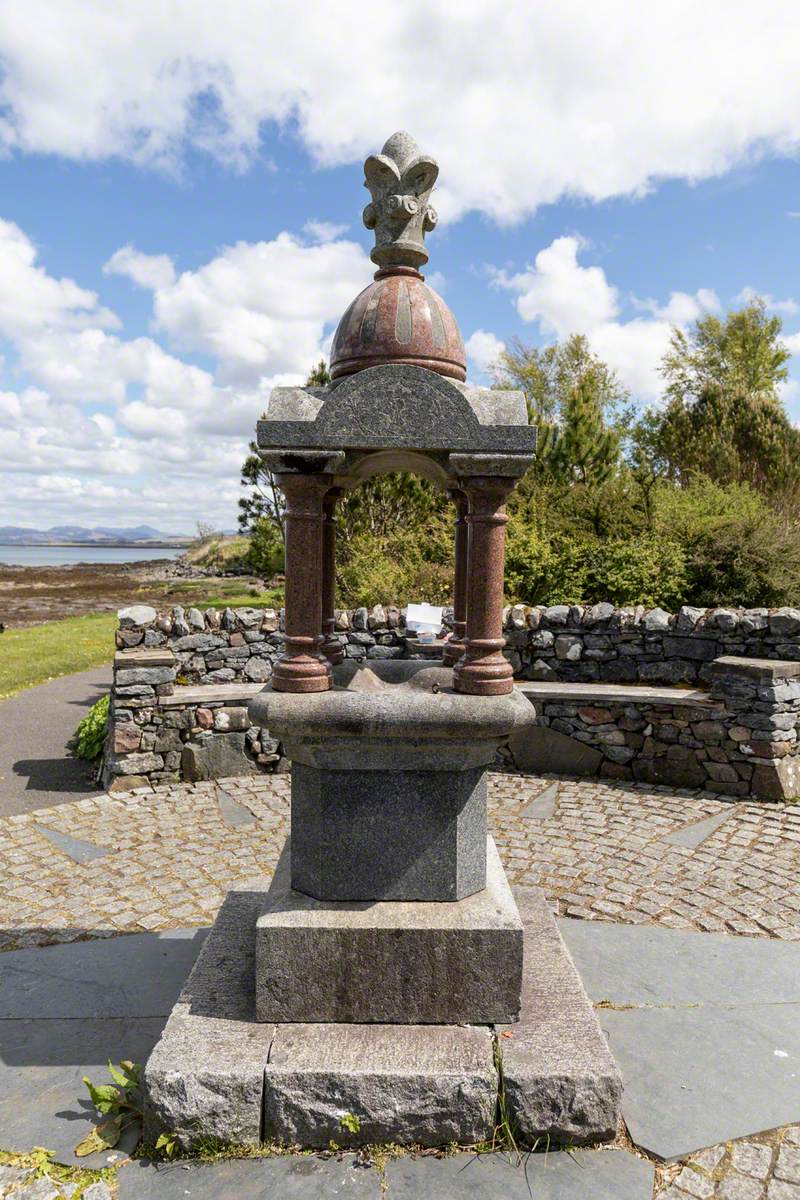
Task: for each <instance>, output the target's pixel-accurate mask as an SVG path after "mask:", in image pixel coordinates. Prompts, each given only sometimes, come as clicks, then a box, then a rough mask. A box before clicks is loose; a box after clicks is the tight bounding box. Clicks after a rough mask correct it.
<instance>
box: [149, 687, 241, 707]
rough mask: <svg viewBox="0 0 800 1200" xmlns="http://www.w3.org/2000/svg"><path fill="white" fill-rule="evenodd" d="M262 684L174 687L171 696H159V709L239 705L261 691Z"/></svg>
mask: <svg viewBox="0 0 800 1200" xmlns="http://www.w3.org/2000/svg"><path fill="white" fill-rule="evenodd" d="M263 689H264V684H263V683H209V684H204V685H200V684H198V686H197V687H176V688H175V691H174V692H173V693H172V695H171V696H159V697H158V706H159V708H185V707H187V705H189V704H215V703H216V704H218V703H219V702H220V701H222V702H223V703H225V704H240V703H245V702H246V701H248V700H250V699H251V698H252V697H253V696H256V695H258V693H259V692H261V691H263Z"/></svg>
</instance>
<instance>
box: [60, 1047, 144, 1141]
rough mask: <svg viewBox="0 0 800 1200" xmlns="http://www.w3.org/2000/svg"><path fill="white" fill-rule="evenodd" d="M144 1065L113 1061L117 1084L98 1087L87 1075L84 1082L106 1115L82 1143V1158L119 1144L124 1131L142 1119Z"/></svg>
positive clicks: (110, 1072)
mask: <svg viewBox="0 0 800 1200" xmlns="http://www.w3.org/2000/svg"><path fill="white" fill-rule="evenodd" d="M139 1070H140V1068H139V1067H138V1066H137V1065H136V1063H132V1062H121V1063H120V1064H119V1067H115V1066H114V1064H113V1063H112V1062H111V1061H109V1064H108V1073H109V1075H110V1076H111V1078H112V1079H113V1080H114V1083H113V1084H110V1083H104V1084H100V1086H99V1087H95V1085H94V1084H93V1083H92V1081H91V1080H90V1079H89V1078H88V1076H86V1075H84V1077H83V1082H84V1083H85V1084H86V1087H87V1088H88V1090H89V1095H90V1096H91V1098H92V1104H94V1106H95V1108H96V1109H97V1111H98V1112H99V1113H100V1114H101V1116H104V1117H106V1118H107V1119H106V1120H105V1121H101V1122H100V1124H99V1125H95V1127H94V1129H93V1130H92V1131H91V1133H89V1134H87V1136H86V1137H85V1138H84V1139H83V1140H82V1141H80V1142H79V1143H78V1145H77V1146H76V1147H75V1153H76V1155H77V1156H78V1158H84V1157H85V1156H86V1155H87V1154H94V1152H95V1151H96V1150H109V1149H110V1148H111V1147H112V1146H116V1144H117V1142H118V1141H119V1139H120V1138H121V1136H122V1132H123V1130H124V1129H126V1128H127V1127H128V1126H129V1125H132V1124H134V1122H138V1121H141V1119H142V1102H141V1083H140V1079H139Z"/></svg>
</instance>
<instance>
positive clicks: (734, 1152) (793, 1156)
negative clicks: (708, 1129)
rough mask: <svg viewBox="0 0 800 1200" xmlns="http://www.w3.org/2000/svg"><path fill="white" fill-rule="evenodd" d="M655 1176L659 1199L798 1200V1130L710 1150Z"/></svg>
mask: <svg viewBox="0 0 800 1200" xmlns="http://www.w3.org/2000/svg"><path fill="white" fill-rule="evenodd" d="M659 1174H660V1176H661V1178H660V1179H659V1180H657V1184H656V1189H655V1196H656V1197H657V1198H658V1200H800V1125H790V1126H789V1127H788V1128H786V1129H778V1130H773V1132H772V1133H765V1134H760V1135H759V1136H757V1137H750V1138H744V1139H742V1140H741V1141H738V1142H728V1143H727V1145H724V1146H714V1147H712V1148H711V1149H710V1150H703V1151H702V1152H701V1153H700V1154H695V1155H693V1157H692V1158H690V1159H688V1160H687V1161H686V1162H685V1163H678V1164H676V1165H675V1166H674V1167H670V1168H669V1169H668V1171H663V1172H659Z"/></svg>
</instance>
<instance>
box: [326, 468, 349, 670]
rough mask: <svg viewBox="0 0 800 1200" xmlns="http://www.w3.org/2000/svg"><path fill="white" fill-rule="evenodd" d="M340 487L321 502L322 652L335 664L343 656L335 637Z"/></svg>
mask: <svg viewBox="0 0 800 1200" xmlns="http://www.w3.org/2000/svg"><path fill="white" fill-rule="evenodd" d="M341 494H342V491H341V488H331V490H330V491H329V492H328V494H327V495H326V497H325V499H324V500H323V502H322V507H323V511H324V514H325V520H324V522H323V526H322V646H321V650H322V653H323V654H324V655H325V657H326V658H327V660H328V662H329V663H332V664H333V665H334V666H336V664H337V663H340V662H341V661H342V659H343V658H344V650H343V649H342V643H341V642H340V641H339V640H338V639H337V638H336V636H335V634H334V629H335V628H336V616H335V613H334V603H335V598H336V518H335V516H334V513H335V511H336V501H337V500H338V499H339V497H340V496H341Z"/></svg>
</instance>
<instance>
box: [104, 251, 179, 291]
mask: <svg viewBox="0 0 800 1200" xmlns="http://www.w3.org/2000/svg"><path fill="white" fill-rule="evenodd" d="M103 271H104V273H105V274H106V275H127V276H128V278H129V279H132V280H133V282H134V283H136V284H138V285H139V287H143V288H151V289H153V290H155V289H156V288H160V287H169V285H170V284H171V283H174V282H175V266H174V264H173V262H172V259H171V258H170V257H169V255H168V254H143V253H142V252H141V251H140V250H136V249H135V247H133V246H122V248H121V249H119V250H117V251H116V253H114V254H112V255H111V258H110V259H109V260H108V262H107V263H105V265H104V266H103Z"/></svg>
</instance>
